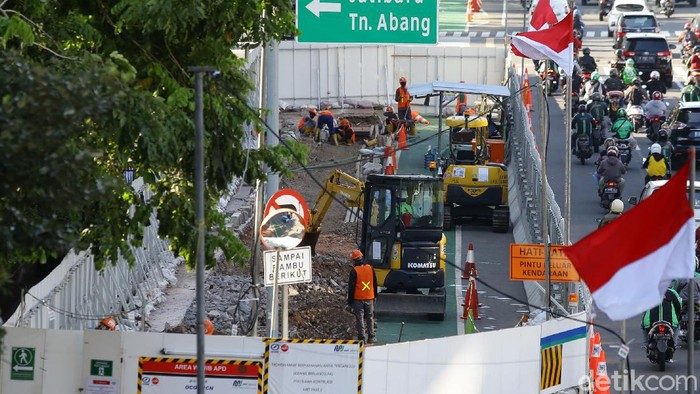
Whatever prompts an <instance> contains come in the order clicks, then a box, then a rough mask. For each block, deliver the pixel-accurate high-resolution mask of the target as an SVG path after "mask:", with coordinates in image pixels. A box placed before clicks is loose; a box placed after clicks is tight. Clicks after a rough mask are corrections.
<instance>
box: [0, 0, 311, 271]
mask: <svg viewBox="0 0 700 394" xmlns="http://www.w3.org/2000/svg"><path fill="white" fill-rule="evenodd" d="M3 4H4V3H3ZM0 7H2V6H0ZM9 8H10V7H8V9H3V10H0V11H2V12H0V39H1V41H0V45H2V47H3V48H4V50H3V51H1V52H0V69H1V70H0V86H3V87H4V88H3V90H2V92H1V93H0V96H1V97H0V99H1V102H0V105H1V106H0V178H1V179H2V182H1V183H0V212H1V215H0V283H2V281H3V279H6V277H7V272H9V271H11V270H12V267H13V266H14V265H16V264H22V263H36V262H44V261H46V259H47V258H49V257H59V258H60V257H61V256H62V255H63V254H65V253H66V251H67V250H69V249H70V248H72V247H75V248H78V249H81V250H84V249H88V248H89V249H91V251H92V253H93V254H94V256H95V258H96V264H97V265H98V266H103V265H104V264H107V263H109V262H112V261H114V259H115V257H116V256H118V255H119V254H121V255H123V256H125V257H126V258H128V259H129V260H131V261H133V256H132V255H131V253H130V251H129V246H130V244H132V243H133V244H134V245H138V244H139V243H140V241H141V239H142V237H143V227H144V226H147V225H149V224H150V216H151V213H152V212H154V210H157V211H156V212H157V217H158V220H159V222H160V225H159V234H160V235H161V236H162V237H167V238H169V239H171V240H172V243H171V245H172V248H173V250H174V251H175V252H176V253H177V254H179V255H182V256H184V257H186V259H187V262H188V264H190V265H193V264H194V254H193V251H194V250H196V240H197V233H196V226H195V225H194V223H195V220H194V219H195V208H194V203H195V201H194V200H195V199H194V187H193V184H194V140H193V136H194V123H193V119H194V114H193V111H194V89H193V86H194V84H193V76H192V74H190V73H188V72H187V67H188V66H191V65H208V66H213V67H215V68H216V69H217V70H219V71H220V72H221V75H220V77H219V78H217V79H212V78H205V88H204V93H205V95H204V101H205V116H204V118H205V130H206V132H205V149H206V154H205V169H206V170H205V181H206V184H207V190H206V195H205V198H206V219H207V227H208V232H207V239H206V245H207V250H206V252H207V257H206V262H207V264H209V265H211V264H213V257H212V256H213V253H214V250H215V249H216V248H220V249H221V250H222V251H223V252H224V254H225V256H226V257H227V258H228V259H229V260H233V261H237V262H240V263H242V262H243V261H245V259H247V258H248V252H247V250H246V248H245V247H244V246H243V245H242V244H241V243H240V241H239V240H238V239H236V238H235V236H234V235H233V233H231V232H230V231H228V230H226V228H225V221H224V218H223V217H222V216H221V214H220V213H219V212H218V211H217V209H216V202H217V201H218V198H219V197H220V196H221V195H222V194H223V193H225V192H226V187H227V185H228V183H229V182H230V181H231V180H232V179H233V178H234V177H235V176H240V175H242V174H243V173H244V172H245V174H246V178H247V179H246V180H247V181H249V182H250V181H252V180H254V179H264V177H265V173H266V170H265V165H268V166H269V167H270V168H272V169H273V170H274V171H280V172H283V173H284V172H285V171H287V169H288V168H289V165H288V163H289V160H290V157H291V156H290V155H291V152H290V150H289V149H287V148H284V147H277V148H275V149H260V150H255V151H252V152H250V155H249V160H248V161H247V162H246V152H245V151H244V149H243V145H242V143H243V141H244V139H245V130H244V126H243V125H246V124H256V125H257V129H258V130H262V127H260V125H259V122H258V121H257V119H256V117H255V114H254V113H253V112H252V111H250V110H249V109H248V108H246V106H245V103H244V102H242V101H240V100H239V97H247V93H248V92H249V91H250V90H251V89H253V85H252V83H251V81H249V79H248V77H247V74H246V72H245V70H244V65H245V62H244V61H243V60H241V59H237V58H235V56H233V55H232V53H231V47H232V46H234V45H236V44H237V43H241V42H246V44H241V46H249V45H255V43H262V42H267V41H269V40H271V39H279V38H281V37H282V36H285V35H289V34H290V33H292V32H293V31H294V19H293V13H292V12H293V10H292V5H291V3H290V2H289V1H288V0H266V1H262V2H261V1H252V0H233V1H230V0H227V1H218V0H214V1H196V0H195V1H193V0H187V1H185V0H151V1H142V0H121V1H117V0H112V1H104V0H95V1H74V0H73V1H70V0H69V1H65V0H27V1H24V2H17V4H13V5H12V7H11V8H12V9H9ZM261 15H267V17H264V18H261ZM232 92H236V94H232ZM292 151H293V152H294V153H295V154H296V155H299V156H301V157H304V156H305V154H306V152H305V151H304V149H303V148H302V147H301V146H300V145H295V144H293V145H292ZM246 163H247V165H246ZM127 167H134V168H136V176H137V177H139V176H141V177H143V178H144V180H145V181H146V182H147V183H149V184H150V187H151V188H152V191H153V196H152V198H151V199H150V200H148V201H144V200H143V199H142V198H141V196H140V195H139V194H138V193H137V192H135V191H134V190H133V189H132V188H131V187H130V186H129V185H126V184H125V183H124V179H123V175H122V171H123V170H124V169H125V168H127ZM131 206H133V209H130V207H131Z"/></svg>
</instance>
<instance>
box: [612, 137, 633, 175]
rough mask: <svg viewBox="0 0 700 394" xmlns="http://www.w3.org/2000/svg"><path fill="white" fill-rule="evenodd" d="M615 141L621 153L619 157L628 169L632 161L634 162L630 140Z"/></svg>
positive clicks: (616, 139)
mask: <svg viewBox="0 0 700 394" xmlns="http://www.w3.org/2000/svg"><path fill="white" fill-rule="evenodd" d="M614 141H615V145H616V146H617V150H618V152H619V156H618V157H619V159H620V161H621V162H622V164H624V165H625V168H627V166H628V165H629V164H630V161H631V160H632V149H631V147H630V140H629V139H620V138H614Z"/></svg>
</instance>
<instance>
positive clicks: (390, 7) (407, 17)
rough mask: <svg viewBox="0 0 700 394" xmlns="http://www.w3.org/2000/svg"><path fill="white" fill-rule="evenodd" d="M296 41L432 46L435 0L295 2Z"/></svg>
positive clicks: (435, 14)
mask: <svg viewBox="0 0 700 394" xmlns="http://www.w3.org/2000/svg"><path fill="white" fill-rule="evenodd" d="M297 28H298V29H299V31H300V35H299V36H298V37H297V41H299V42H305V43H331V42H336V43H348V44H363V43H365V44H367V43H376V44H435V43H437V37H438V1H437V0H301V1H300V0H297Z"/></svg>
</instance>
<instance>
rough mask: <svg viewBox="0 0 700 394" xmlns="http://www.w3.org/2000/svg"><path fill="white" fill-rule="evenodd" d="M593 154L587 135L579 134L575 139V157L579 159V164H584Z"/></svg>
mask: <svg viewBox="0 0 700 394" xmlns="http://www.w3.org/2000/svg"><path fill="white" fill-rule="evenodd" d="M591 156H593V152H591V144H590V140H589V138H588V136H587V135H585V134H583V135H579V136H578V138H577V139H576V157H578V159H579V160H580V161H581V164H582V165H583V164H586V159H589V158H590V157H591Z"/></svg>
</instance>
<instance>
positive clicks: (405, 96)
mask: <svg viewBox="0 0 700 394" xmlns="http://www.w3.org/2000/svg"><path fill="white" fill-rule="evenodd" d="M399 84H400V85H401V86H399V88H398V89H396V95H395V96H394V100H396V102H397V103H398V107H399V121H401V120H411V101H413V97H411V94H410V93H409V92H408V88H407V87H406V77H401V78H399Z"/></svg>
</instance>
